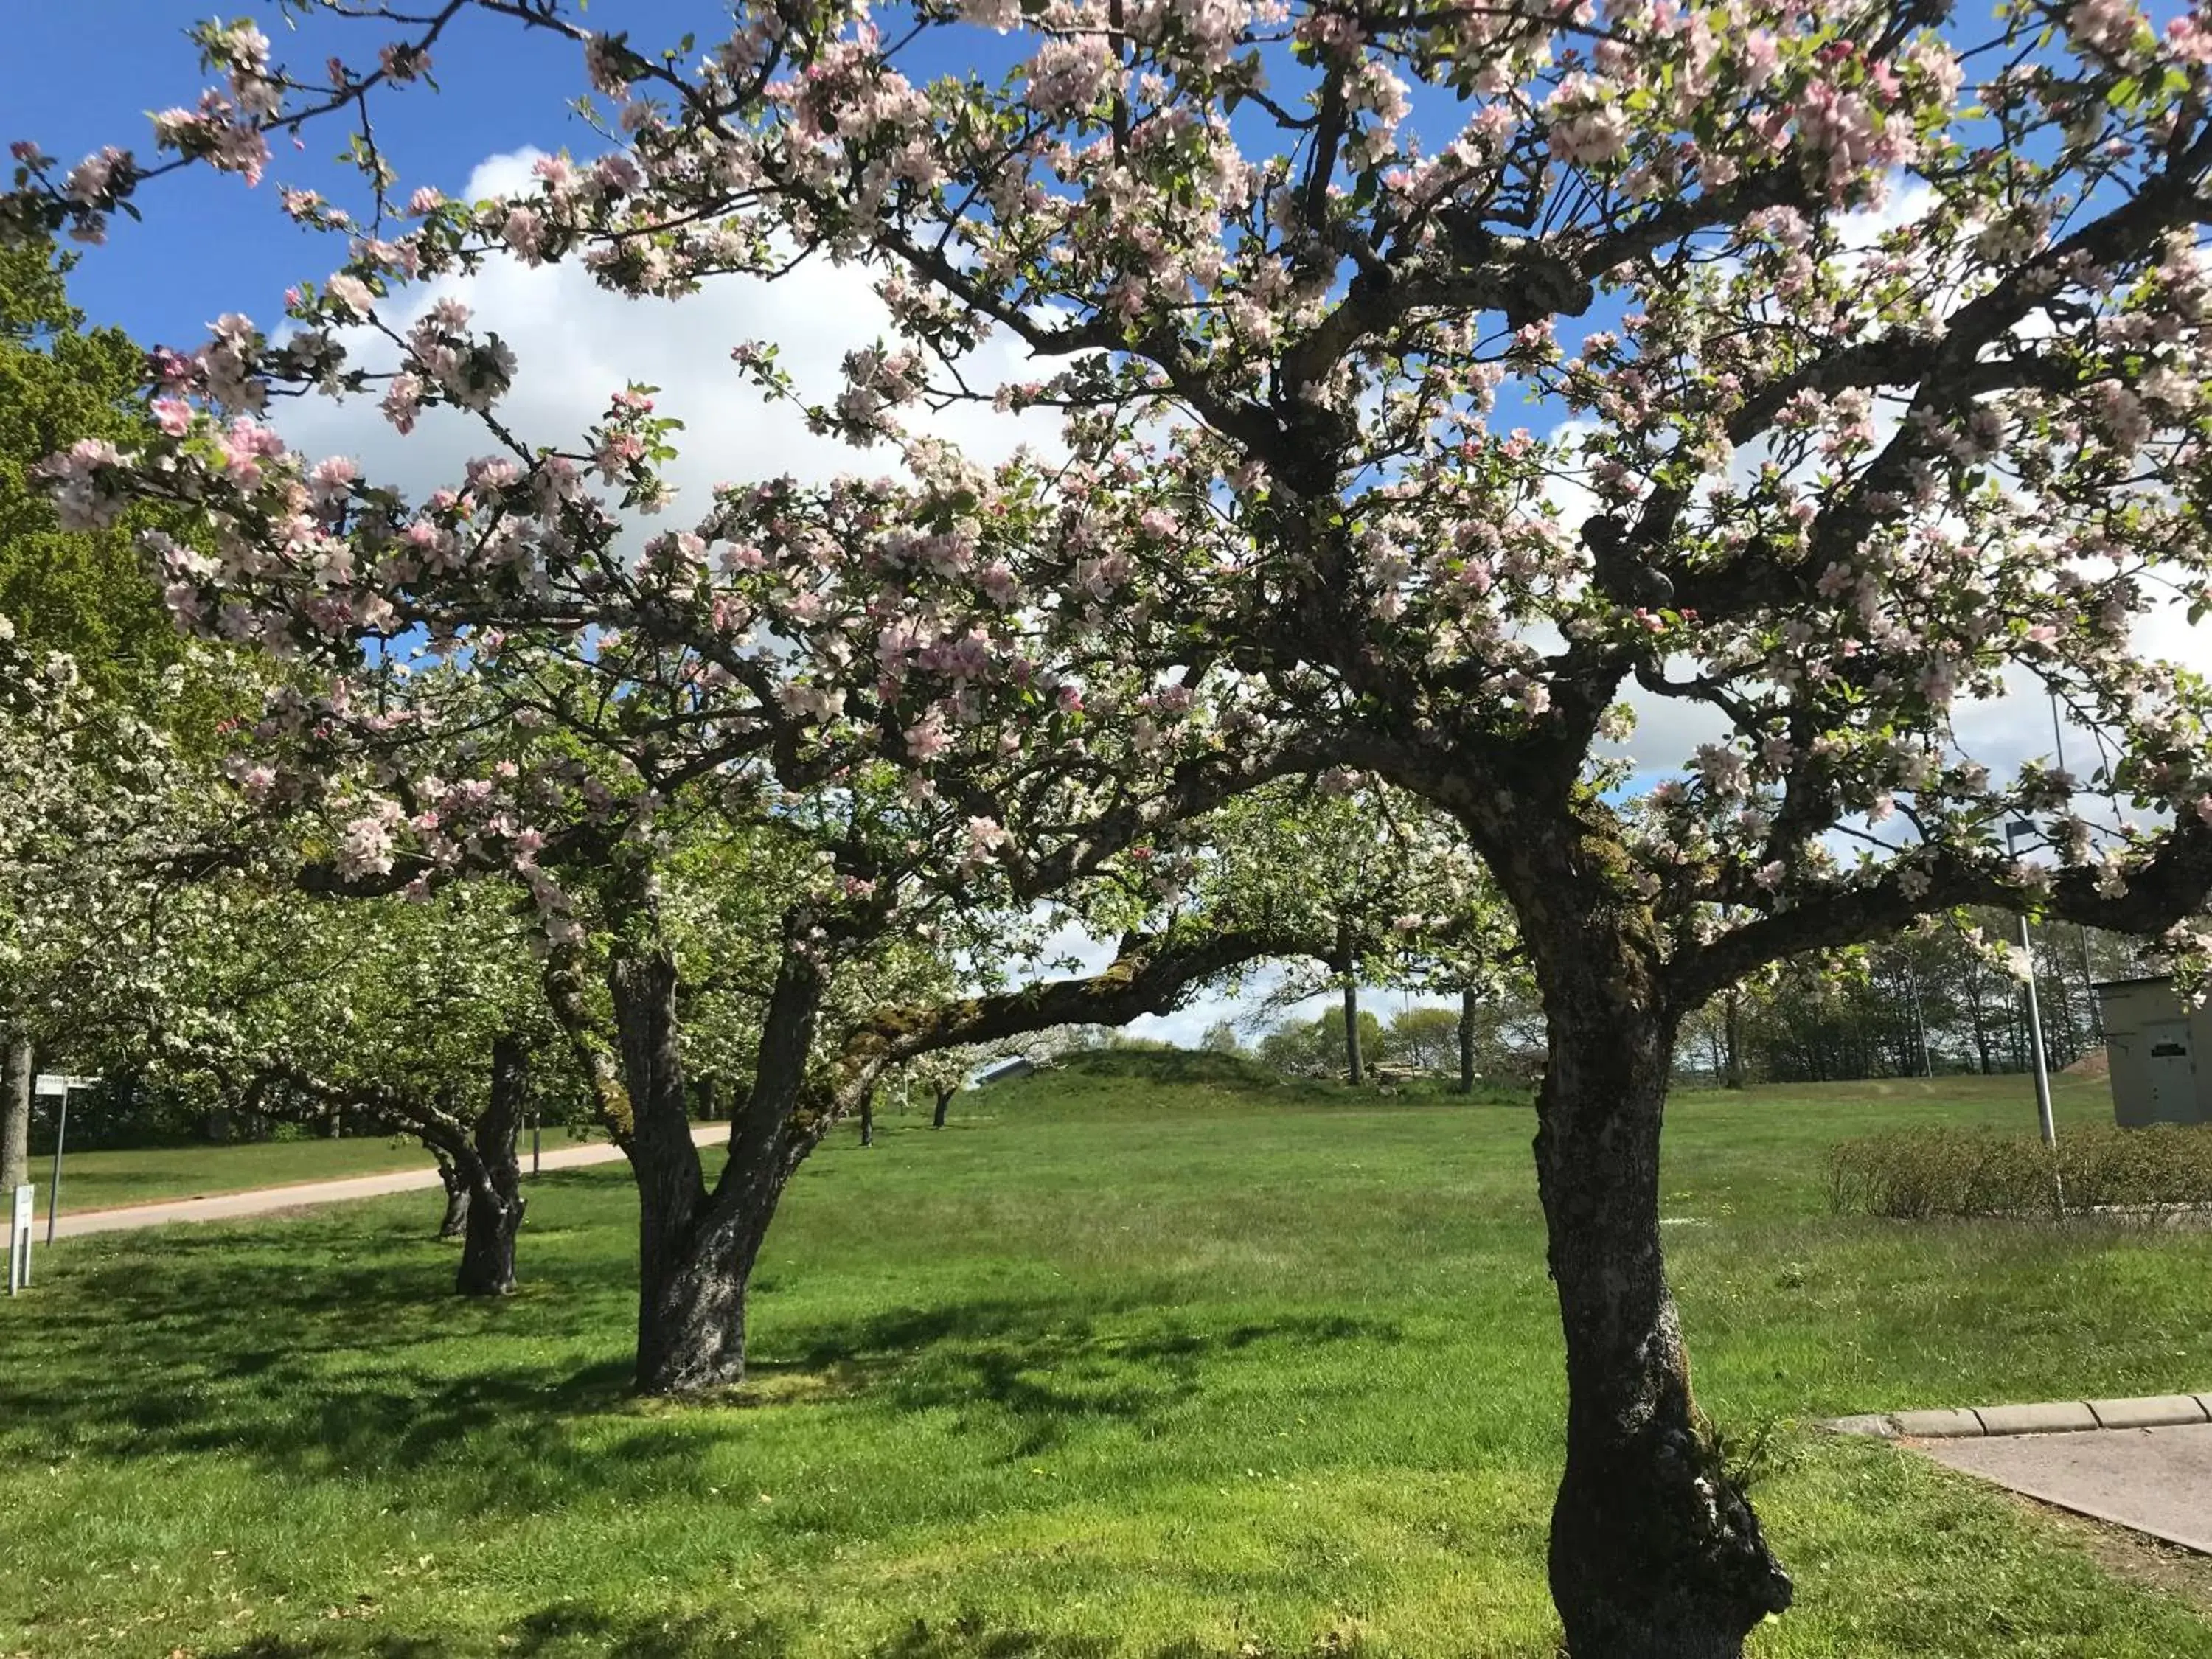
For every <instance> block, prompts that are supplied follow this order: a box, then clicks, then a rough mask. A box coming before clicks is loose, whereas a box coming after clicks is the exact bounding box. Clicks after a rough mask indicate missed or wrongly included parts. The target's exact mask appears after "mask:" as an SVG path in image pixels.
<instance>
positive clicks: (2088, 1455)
mask: <svg viewBox="0 0 2212 1659" xmlns="http://www.w3.org/2000/svg"><path fill="white" fill-rule="evenodd" d="M1918 1449H1920V1450H1921V1451H1923V1452H1925V1453H1926V1454H1927V1455H1929V1456H1930V1457H1932V1458H1934V1459H1936V1461H1937V1462H1941V1463H1948V1464H1949V1465H1950V1466H1951V1467H1952V1468H1954V1469H1964V1470H1966V1472H1967V1473H1969V1474H1978V1475H1981V1476H1983V1477H1984V1479H1986V1480H1994V1481H1996V1482H1997V1483H1998V1484H1999V1485H2000V1486H2009V1487H2011V1488H2012V1489H2013V1491H2015V1492H2025V1493H2026V1494H2027V1496H2028V1497H2030V1498H2040V1499H2041V1500H2042V1501H2043V1502H2045V1503H2046V1504H2057V1506H2058V1507H2059V1508H2061V1509H2064V1510H2073V1511H2074V1512H2075V1514H2077V1515H2087V1516H2092V1517H2093V1518H2094V1519H2096V1520H2099V1521H2110V1522H2115V1523H2116V1524H2118V1525H2120V1526H2123V1527H2132V1528H2135V1529H2136V1531H2137V1532H2147V1533H2149V1534H2151V1535H2152V1536H2154V1537H2156V1538H2163V1539H2164V1540H2166V1542H2168V1543H2169V1544H2179V1545H2180V1546H2182V1547H2184V1548H2185V1549H2192V1550H2197V1551H2201V1552H2202V1553H2204V1554H2207V1555H2212V1423H2202V1424H2197V1425H2187V1426H2177V1427H2171V1428H2155V1429H2098V1430H2093V1431H2089V1432H2087V1433H2081V1434H2012V1435H1994V1436H1991V1437H1989V1438H1987V1439H1959V1440H1929V1441H1923V1442H1920V1443H1919V1445H1918Z"/></svg>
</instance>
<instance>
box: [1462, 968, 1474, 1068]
mask: <svg viewBox="0 0 2212 1659" xmlns="http://www.w3.org/2000/svg"><path fill="white" fill-rule="evenodd" d="M1474 1012H1475V1000H1474V987H1473V986H1472V985H1468V986H1463V987H1461V989H1460V994H1459V1091H1460V1093H1462V1094H1463V1095H1471V1094H1473V1093H1474Z"/></svg>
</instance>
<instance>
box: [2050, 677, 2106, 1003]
mask: <svg viewBox="0 0 2212 1659" xmlns="http://www.w3.org/2000/svg"><path fill="white" fill-rule="evenodd" d="M2051 745H2052V750H2053V756H2054V758H2056V759H2057V762H2058V769H2059V770H2060V771H2062V772H2063V771H2064V770H2065V769H2066V728H2065V727H2064V726H2062V725H2061V724H2060V723H2059V720H2058V693H2057V690H2056V689H2055V688H2054V689H2053V690H2051ZM2074 940H2075V944H2077V945H2080V946H2081V994H2082V995H2083V996H2085V997H2087V999H2088V1000H2089V1040H2090V1041H2091V1042H2096V1043H2101V1042H2104V1040H2105V1009H2104V1005H2103V1004H2102V1002H2101V1001H2100V1000H2099V999H2098V996H2097V975H2096V971H2095V970H2094V969H2092V968H2091V967H2090V966H2089V930H2088V928H2087V927H2084V926H2082V925H2081V923H2080V922H2076V923H2075V924H2074ZM2064 982H2065V981H2063V980H2061V981H2060V983H2061V984H2063V983H2064Z"/></svg>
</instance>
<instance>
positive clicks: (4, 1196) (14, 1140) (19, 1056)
mask: <svg viewBox="0 0 2212 1659" xmlns="http://www.w3.org/2000/svg"><path fill="white" fill-rule="evenodd" d="M33 1060H34V1057H33V1054H32V1052H31V1044H30V1041H29V1039H27V1038H24V1037H10V1038H9V1039H8V1040H7V1042H6V1045H5V1048H4V1049H0V1203H10V1202H13V1197H12V1194H14V1193H15V1188H18V1187H20V1186H21V1185H23V1183H24V1182H27V1181H28V1180H30V1178H31V1086H32V1080H33Z"/></svg>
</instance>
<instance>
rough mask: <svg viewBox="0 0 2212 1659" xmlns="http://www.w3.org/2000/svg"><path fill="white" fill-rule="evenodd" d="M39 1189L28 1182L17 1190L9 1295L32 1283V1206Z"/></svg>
mask: <svg viewBox="0 0 2212 1659" xmlns="http://www.w3.org/2000/svg"><path fill="white" fill-rule="evenodd" d="M38 1196H39V1189H38V1188H36V1187H33V1186H32V1185H31V1184H30V1182H24V1183H23V1184H22V1185H21V1186H20V1187H18V1188H15V1207H14V1211H13V1214H12V1217H11V1218H10V1220H9V1224H8V1294H9V1295H10V1296H13V1295H15V1293H16V1292H17V1291H20V1290H21V1289H22V1288H23V1287H24V1286H25V1285H28V1284H29V1283H30V1282H31V1206H32V1205H33V1204H34V1203H35V1202H36V1201H37V1200H38Z"/></svg>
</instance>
